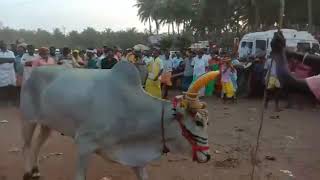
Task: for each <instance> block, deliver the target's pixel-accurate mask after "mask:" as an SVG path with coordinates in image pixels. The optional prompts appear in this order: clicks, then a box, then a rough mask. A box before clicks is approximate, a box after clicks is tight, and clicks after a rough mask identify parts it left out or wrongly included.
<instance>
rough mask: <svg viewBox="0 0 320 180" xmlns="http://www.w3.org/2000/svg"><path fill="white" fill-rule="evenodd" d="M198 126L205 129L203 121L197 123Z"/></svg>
mask: <svg viewBox="0 0 320 180" xmlns="http://www.w3.org/2000/svg"><path fill="white" fill-rule="evenodd" d="M196 125H197V126H200V127H203V126H204V125H203V123H202V122H201V121H196Z"/></svg>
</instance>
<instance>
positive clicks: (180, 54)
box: [0, 41, 237, 99]
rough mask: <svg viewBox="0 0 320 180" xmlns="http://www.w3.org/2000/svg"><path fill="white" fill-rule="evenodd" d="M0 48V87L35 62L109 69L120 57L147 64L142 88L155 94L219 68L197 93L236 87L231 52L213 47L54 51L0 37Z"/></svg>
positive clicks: (228, 94)
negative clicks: (217, 75)
mask: <svg viewBox="0 0 320 180" xmlns="http://www.w3.org/2000/svg"><path fill="white" fill-rule="evenodd" d="M0 49H1V50H0V63H1V64H0V74H1V80H0V87H5V86H17V87H20V86H21V85H23V83H24V82H25V81H26V80H27V79H28V78H29V77H30V73H31V71H32V69H33V68H35V67H38V66H48V65H61V66H65V67H68V68H87V69H111V68H112V67H113V66H114V65H115V64H116V63H118V62H119V61H129V62H131V63H133V64H135V65H138V66H145V67H146V70H147V77H146V79H145V82H144V87H145V90H146V91H147V92H148V93H150V94H151V95H153V96H155V97H158V98H164V99H166V98H168V91H169V90H170V89H172V88H177V89H180V90H182V91H187V90H188V88H189V86H190V85H191V83H192V82H193V81H195V80H197V79H198V78H199V77H200V76H202V75H203V74H205V73H206V72H209V71H218V70H221V72H222V76H221V81H220V80H215V81H212V82H211V83H210V84H209V85H208V86H207V87H206V88H203V89H202V90H201V91H200V96H212V95H213V94H215V93H220V94H221V97H223V98H228V99H232V98H235V94H236V89H237V83H236V79H237V75H236V74H237V72H236V69H235V68H234V67H233V65H232V63H231V58H230V56H227V54H221V55H220V56H219V54H218V51H216V50H213V49H207V48H206V49H197V50H191V49H185V50H183V51H175V52H170V51H169V50H159V49H148V50H135V49H127V50H121V49H119V48H116V47H112V48H110V47H107V46H104V47H103V48H100V49H93V48H88V49H87V50H85V51H84V50H77V49H75V50H71V49H70V48H68V47H65V48H63V49H61V50H60V51H57V49H56V48H55V47H49V48H46V47H41V48H39V49H35V47H34V46H33V45H27V44H25V43H21V44H18V45H17V47H16V49H10V50H9V49H8V48H7V45H6V44H5V43H4V42H3V41H0ZM57 52H61V53H57ZM219 96H220V95H219Z"/></svg>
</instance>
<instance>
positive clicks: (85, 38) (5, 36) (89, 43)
mask: <svg viewBox="0 0 320 180" xmlns="http://www.w3.org/2000/svg"><path fill="white" fill-rule="evenodd" d="M0 37H1V39H2V40H4V41H6V42H8V43H15V41H16V40H17V39H19V38H23V39H24V40H25V41H26V42H27V43H28V44H33V45H35V46H36V47H40V46H48V47H49V46H55V47H57V48H58V47H59V48H61V47H64V46H68V47H72V48H79V49H85V48H90V47H91V48H96V47H102V46H104V45H107V46H110V47H113V46H118V47H121V48H123V49H126V48H132V47H133V46H134V45H136V44H146V43H147V42H148V35H147V34H145V33H141V32H138V31H137V30H136V29H135V28H131V29H127V30H123V31H112V30H111V29H105V30H104V31H102V32H99V31H97V30H95V29H94V28H91V27H88V28H86V29H84V30H83V31H82V32H78V31H71V32H70V33H68V34H64V33H63V32H62V31H61V30H60V29H58V28H56V29H54V30H53V32H52V33H50V32H48V31H45V30H42V29H37V30H36V31H31V30H25V29H20V30H15V29H11V28H8V27H5V28H0Z"/></svg>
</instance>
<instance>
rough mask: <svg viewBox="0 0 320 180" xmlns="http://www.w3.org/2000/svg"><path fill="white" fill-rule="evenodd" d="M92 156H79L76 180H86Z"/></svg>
mask: <svg viewBox="0 0 320 180" xmlns="http://www.w3.org/2000/svg"><path fill="white" fill-rule="evenodd" d="M89 157H90V154H87V153H86V154H81V153H79V154H78V157H77V164H76V180H86V174H87V167H88V163H89Z"/></svg>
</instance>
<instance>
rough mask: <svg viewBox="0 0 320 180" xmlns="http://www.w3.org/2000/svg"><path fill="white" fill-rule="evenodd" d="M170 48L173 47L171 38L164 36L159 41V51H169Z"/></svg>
mask: <svg viewBox="0 0 320 180" xmlns="http://www.w3.org/2000/svg"><path fill="white" fill-rule="evenodd" d="M172 46H173V37H172V36H166V37H164V38H162V39H161V41H160V49H161V50H168V49H171V48H172Z"/></svg>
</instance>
